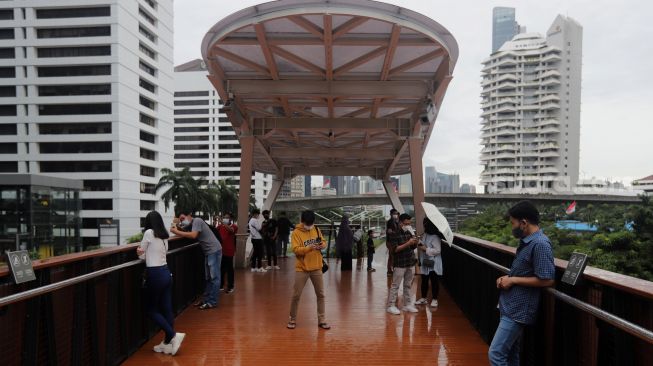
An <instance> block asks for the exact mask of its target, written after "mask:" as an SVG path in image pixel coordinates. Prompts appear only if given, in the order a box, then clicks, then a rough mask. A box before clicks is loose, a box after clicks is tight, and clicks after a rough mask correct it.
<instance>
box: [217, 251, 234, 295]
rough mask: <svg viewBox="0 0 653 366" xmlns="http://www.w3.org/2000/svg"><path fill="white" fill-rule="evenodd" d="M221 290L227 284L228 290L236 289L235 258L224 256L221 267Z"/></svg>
mask: <svg viewBox="0 0 653 366" xmlns="http://www.w3.org/2000/svg"><path fill="white" fill-rule="evenodd" d="M220 271H221V272H222V275H221V276H220V288H223V287H224V284H225V283H226V284H227V289H232V288H234V257H227V256H226V255H223V256H222V264H221V265H220Z"/></svg>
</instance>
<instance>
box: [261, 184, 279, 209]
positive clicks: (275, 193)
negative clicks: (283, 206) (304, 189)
mask: <svg viewBox="0 0 653 366" xmlns="http://www.w3.org/2000/svg"><path fill="white" fill-rule="evenodd" d="M284 182H285V181H284V180H283V178H281V177H278V176H275V177H274V179H273V180H272V187H271V188H270V192H269V193H268V196H267V198H266V199H265V202H264V203H263V210H261V211H265V210H269V209H271V208H272V205H274V202H275V201H276V200H277V197H279V192H281V187H283V183H284Z"/></svg>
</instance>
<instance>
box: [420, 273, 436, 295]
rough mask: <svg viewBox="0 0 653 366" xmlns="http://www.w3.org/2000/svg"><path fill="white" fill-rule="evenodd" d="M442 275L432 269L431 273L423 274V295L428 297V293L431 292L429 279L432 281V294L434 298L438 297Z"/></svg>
mask: <svg viewBox="0 0 653 366" xmlns="http://www.w3.org/2000/svg"><path fill="white" fill-rule="evenodd" d="M439 277H440V276H438V275H437V274H436V273H435V272H433V271H431V272H429V274H427V275H425V274H423V275H422V297H423V298H426V295H428V293H429V280H430V281H431V295H433V300H437V299H438V293H439V292H440V286H439V284H438V282H439V281H440V279H439Z"/></svg>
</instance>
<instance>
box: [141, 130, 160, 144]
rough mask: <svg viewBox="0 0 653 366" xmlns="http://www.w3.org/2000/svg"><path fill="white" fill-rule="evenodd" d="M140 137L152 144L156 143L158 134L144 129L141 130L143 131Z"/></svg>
mask: <svg viewBox="0 0 653 366" xmlns="http://www.w3.org/2000/svg"><path fill="white" fill-rule="evenodd" d="M140 138H141V141H145V142H149V143H151V144H154V143H155V142H156V136H155V135H153V134H151V133H147V132H145V131H142V130H141V133H140Z"/></svg>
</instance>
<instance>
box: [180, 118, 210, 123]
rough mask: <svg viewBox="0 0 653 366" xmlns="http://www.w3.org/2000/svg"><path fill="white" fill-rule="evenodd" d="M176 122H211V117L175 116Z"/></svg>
mask: <svg viewBox="0 0 653 366" xmlns="http://www.w3.org/2000/svg"><path fill="white" fill-rule="evenodd" d="M175 123H209V119H208V118H207V117H197V118H175Z"/></svg>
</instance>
